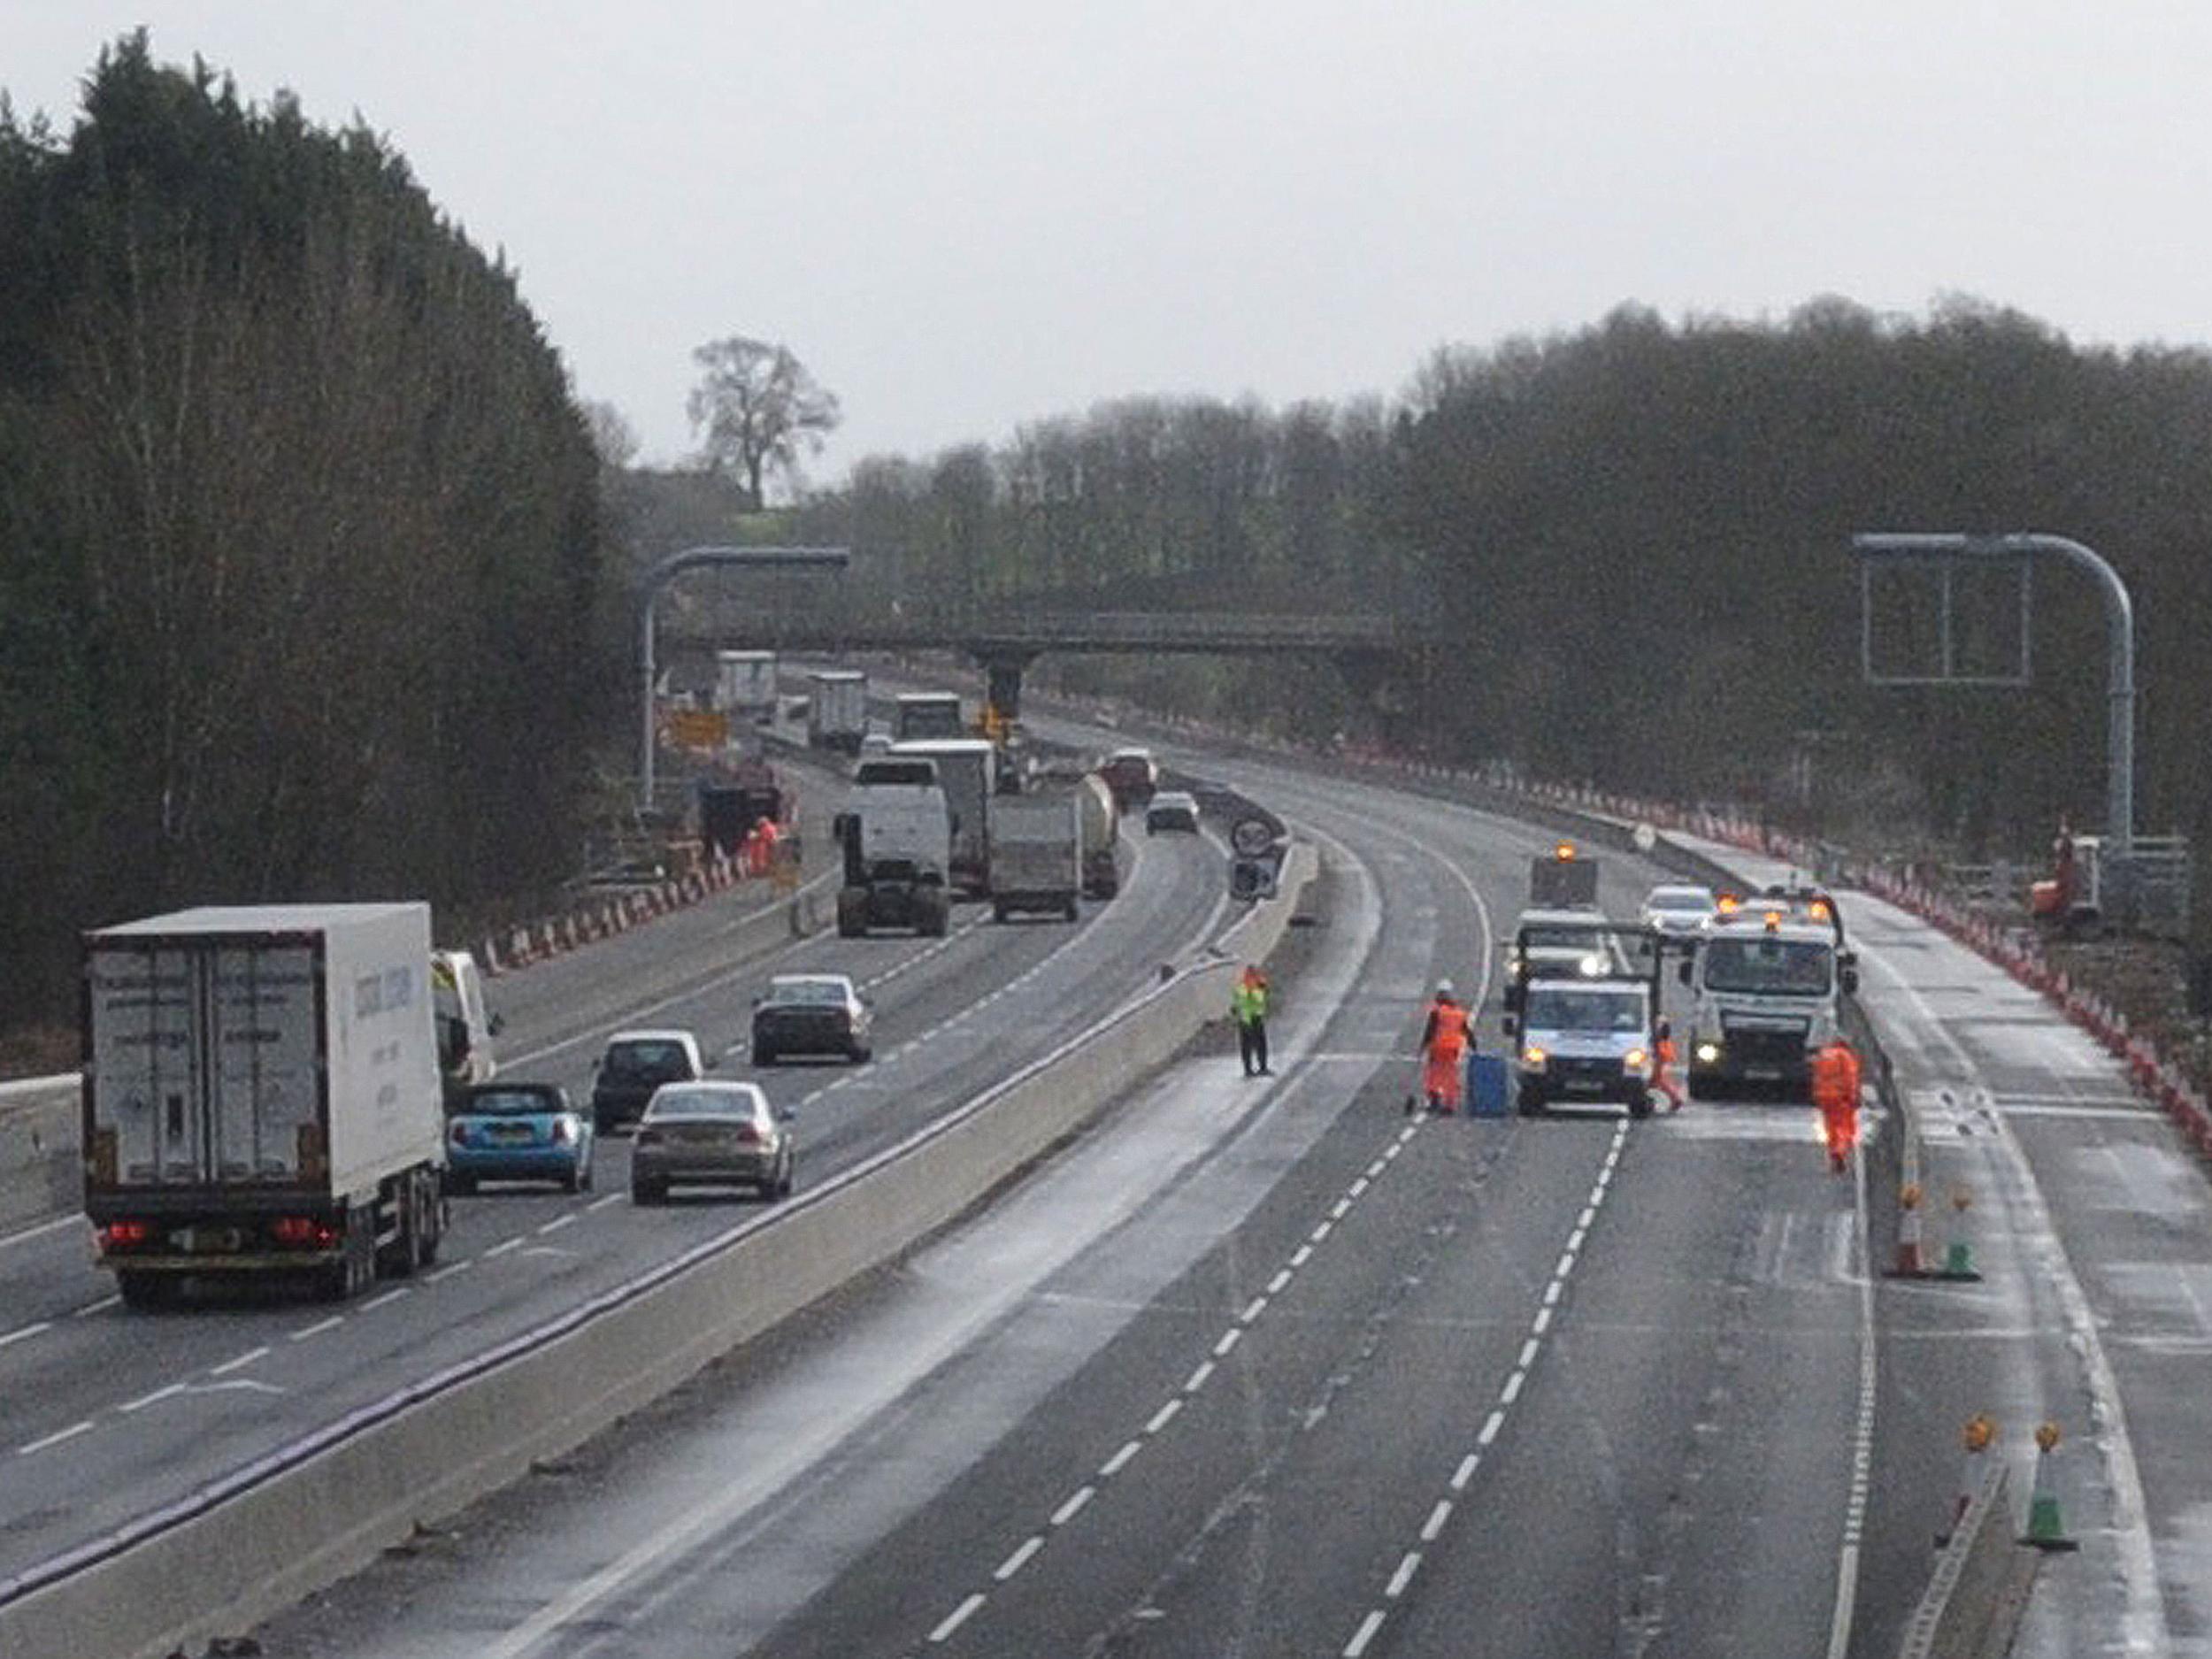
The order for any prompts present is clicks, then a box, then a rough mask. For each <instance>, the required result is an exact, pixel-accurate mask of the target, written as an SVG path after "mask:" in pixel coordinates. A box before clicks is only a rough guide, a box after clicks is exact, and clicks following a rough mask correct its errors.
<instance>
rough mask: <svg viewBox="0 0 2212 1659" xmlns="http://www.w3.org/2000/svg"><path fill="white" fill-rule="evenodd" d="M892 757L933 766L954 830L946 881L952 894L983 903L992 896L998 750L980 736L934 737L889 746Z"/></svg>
mask: <svg viewBox="0 0 2212 1659" xmlns="http://www.w3.org/2000/svg"><path fill="white" fill-rule="evenodd" d="M891 752H892V754H894V755H908V756H919V757H923V758H926V759H928V760H933V761H935V762H936V763H937V781H938V783H939V784H940V785H941V787H943V789H944V792H945V809H946V811H947V813H948V815H949V821H950V824H951V828H952V862H951V864H950V866H949V870H948V872H947V875H946V879H947V880H948V881H949V883H950V884H951V887H952V889H953V891H954V892H956V893H959V894H962V895H964V896H966V897H969V898H976V899H980V898H986V897H987V896H989V894H990V891H991V795H992V794H993V791H994V788H995V784H996V781H997V765H998V749H997V748H996V746H995V745H994V744H992V743H991V742H989V741H987V740H986V739H983V738H980V737H947V738H933V739H930V740H927V741H920V742H902V743H894V744H892V745H891Z"/></svg>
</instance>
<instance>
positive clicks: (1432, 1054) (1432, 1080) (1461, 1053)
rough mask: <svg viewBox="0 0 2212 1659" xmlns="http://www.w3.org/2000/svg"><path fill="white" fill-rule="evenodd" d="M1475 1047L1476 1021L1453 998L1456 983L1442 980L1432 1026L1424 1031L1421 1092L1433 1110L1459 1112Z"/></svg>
mask: <svg viewBox="0 0 2212 1659" xmlns="http://www.w3.org/2000/svg"><path fill="white" fill-rule="evenodd" d="M1473 1045H1474V1022H1473V1021H1472V1020H1471V1019H1470V1018H1468V1014H1467V1010H1465V1009H1464V1008H1462V1007H1461V1006H1460V1004H1459V1000H1458V998H1457V997H1456V996H1455V995H1453V992H1452V982H1451V981H1450V980H1449V979H1439V980H1438V981H1437V982H1436V999H1435V1000H1434V1001H1433V1002H1431V1003H1430V1004H1429V1018H1428V1023H1427V1024H1426V1025H1423V1026H1422V1028H1421V1054H1422V1058H1423V1063H1424V1064H1423V1065H1422V1068H1421V1092H1422V1093H1423V1094H1425V1095H1426V1096H1427V1097H1428V1104H1429V1110H1431V1111H1432V1112H1441V1113H1444V1114H1446V1115H1447V1116H1448V1115H1449V1114H1451V1113H1453V1112H1455V1111H1457V1110H1459V1105H1460V1099H1461V1093H1462V1091H1461V1079H1462V1078H1463V1076H1464V1075H1465V1073H1466V1070H1467V1050H1468V1049H1469V1048H1471V1047H1473Z"/></svg>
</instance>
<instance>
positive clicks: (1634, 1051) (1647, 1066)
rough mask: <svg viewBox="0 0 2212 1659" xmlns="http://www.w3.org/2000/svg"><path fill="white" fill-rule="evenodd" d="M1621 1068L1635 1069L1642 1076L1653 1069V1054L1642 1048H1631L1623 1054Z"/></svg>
mask: <svg viewBox="0 0 2212 1659" xmlns="http://www.w3.org/2000/svg"><path fill="white" fill-rule="evenodd" d="M1621 1070H1622V1071H1633V1072H1635V1073H1636V1075H1637V1076H1639V1077H1641V1076H1642V1075H1643V1074H1644V1073H1645V1072H1647V1071H1650V1070H1651V1056H1649V1055H1648V1054H1647V1053H1645V1052H1644V1050H1643V1049H1641V1048H1631V1049H1630V1050H1629V1051H1628V1052H1627V1053H1626V1054H1624V1055H1623V1056H1621Z"/></svg>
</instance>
